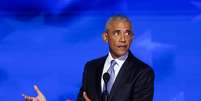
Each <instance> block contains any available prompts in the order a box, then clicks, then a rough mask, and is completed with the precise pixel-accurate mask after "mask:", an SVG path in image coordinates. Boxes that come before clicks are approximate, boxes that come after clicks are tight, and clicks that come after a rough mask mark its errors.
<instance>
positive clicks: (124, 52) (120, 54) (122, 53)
mask: <svg viewBox="0 0 201 101" xmlns="http://www.w3.org/2000/svg"><path fill="white" fill-rule="evenodd" d="M126 52H127V51H119V52H118V56H123V55H125V54H126Z"/></svg>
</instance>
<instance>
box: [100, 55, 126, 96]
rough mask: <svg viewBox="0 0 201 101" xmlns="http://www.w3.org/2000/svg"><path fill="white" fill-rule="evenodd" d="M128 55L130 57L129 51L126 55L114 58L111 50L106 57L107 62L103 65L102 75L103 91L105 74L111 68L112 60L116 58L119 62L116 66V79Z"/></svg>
mask: <svg viewBox="0 0 201 101" xmlns="http://www.w3.org/2000/svg"><path fill="white" fill-rule="evenodd" d="M127 57H128V52H127V53H126V54H125V55H123V56H121V57H119V58H116V59H114V58H113V57H112V55H111V53H110V52H109V54H108V57H107V59H106V61H105V64H104V67H103V72H102V76H101V91H102V92H103V87H104V80H103V74H104V73H106V72H107V71H108V69H109V67H110V63H111V61H112V60H115V61H116V63H117V64H116V65H115V66H114V71H115V79H116V77H117V75H118V73H119V71H120V69H121V67H122V65H123V63H124V62H125V61H126V59H127Z"/></svg>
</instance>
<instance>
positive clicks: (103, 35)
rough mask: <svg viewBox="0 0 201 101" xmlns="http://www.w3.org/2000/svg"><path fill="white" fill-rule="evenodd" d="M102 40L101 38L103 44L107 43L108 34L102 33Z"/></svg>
mask: <svg viewBox="0 0 201 101" xmlns="http://www.w3.org/2000/svg"><path fill="white" fill-rule="evenodd" d="M102 38H103V40H104V42H106V43H107V42H108V33H107V32H103V33H102Z"/></svg>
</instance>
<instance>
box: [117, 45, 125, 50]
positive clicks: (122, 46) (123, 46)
mask: <svg viewBox="0 0 201 101" xmlns="http://www.w3.org/2000/svg"><path fill="white" fill-rule="evenodd" d="M117 47H118V48H120V49H126V48H127V45H119V46H117Z"/></svg>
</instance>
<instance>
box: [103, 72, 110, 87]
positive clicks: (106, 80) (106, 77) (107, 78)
mask: <svg viewBox="0 0 201 101" xmlns="http://www.w3.org/2000/svg"><path fill="white" fill-rule="evenodd" d="M103 80H104V82H105V83H106V84H107V83H108V81H109V80H110V74H109V73H107V72H106V73H104V74H103Z"/></svg>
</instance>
